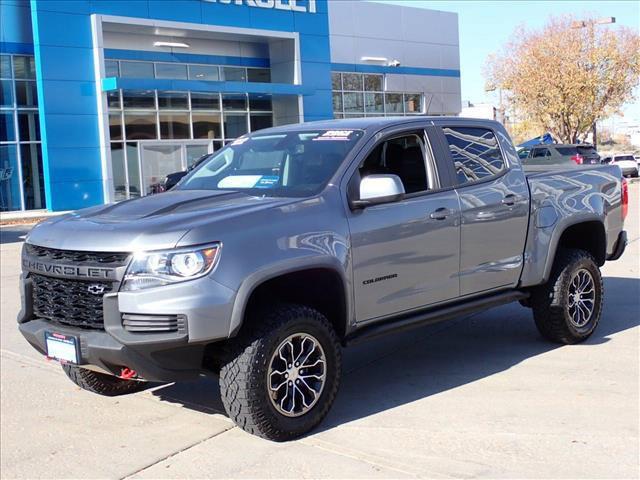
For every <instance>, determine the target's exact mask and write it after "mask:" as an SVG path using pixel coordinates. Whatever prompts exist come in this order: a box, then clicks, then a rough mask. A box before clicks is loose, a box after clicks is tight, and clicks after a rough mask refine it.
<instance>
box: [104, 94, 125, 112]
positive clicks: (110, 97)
mask: <svg viewBox="0 0 640 480" xmlns="http://www.w3.org/2000/svg"><path fill="white" fill-rule="evenodd" d="M107 106H108V107H109V110H120V109H121V108H122V103H121V102H120V90H117V91H115V92H107Z"/></svg>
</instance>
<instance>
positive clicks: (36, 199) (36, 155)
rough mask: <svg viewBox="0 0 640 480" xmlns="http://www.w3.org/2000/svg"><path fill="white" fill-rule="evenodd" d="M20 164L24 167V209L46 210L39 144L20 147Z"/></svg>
mask: <svg viewBox="0 0 640 480" xmlns="http://www.w3.org/2000/svg"><path fill="white" fill-rule="evenodd" d="M20 164H21V166H22V188H23V191H24V208H25V209H26V210H39V209H42V208H45V197H44V172H43V170H42V148H41V146H40V144H39V143H23V144H21V145H20Z"/></svg>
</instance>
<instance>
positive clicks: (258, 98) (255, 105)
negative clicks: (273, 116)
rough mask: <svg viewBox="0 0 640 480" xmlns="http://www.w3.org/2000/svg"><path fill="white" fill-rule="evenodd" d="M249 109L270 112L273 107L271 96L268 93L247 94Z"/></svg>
mask: <svg viewBox="0 0 640 480" xmlns="http://www.w3.org/2000/svg"><path fill="white" fill-rule="evenodd" d="M249 109H250V110H251V111H254V112H270V111H271V110H272V109H273V107H272V105H271V97H270V96H269V95H258V94H256V95H253V94H251V95H249Z"/></svg>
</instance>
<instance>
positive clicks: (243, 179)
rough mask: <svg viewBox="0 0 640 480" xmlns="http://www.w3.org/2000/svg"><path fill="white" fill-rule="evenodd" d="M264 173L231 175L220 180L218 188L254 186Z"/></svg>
mask: <svg viewBox="0 0 640 480" xmlns="http://www.w3.org/2000/svg"><path fill="white" fill-rule="evenodd" d="M261 178H262V175H231V176H229V177H225V178H223V179H222V180H220V181H219V182H218V188H253V186H254V185H255V184H256V183H258V181H259V180H260V179H261Z"/></svg>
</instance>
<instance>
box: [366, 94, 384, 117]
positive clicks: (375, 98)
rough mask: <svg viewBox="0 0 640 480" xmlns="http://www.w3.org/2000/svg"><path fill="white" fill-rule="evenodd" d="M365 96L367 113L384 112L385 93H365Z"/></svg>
mask: <svg viewBox="0 0 640 480" xmlns="http://www.w3.org/2000/svg"><path fill="white" fill-rule="evenodd" d="M364 98H365V110H366V112H367V113H384V95H383V94H382V93H365V94H364Z"/></svg>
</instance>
